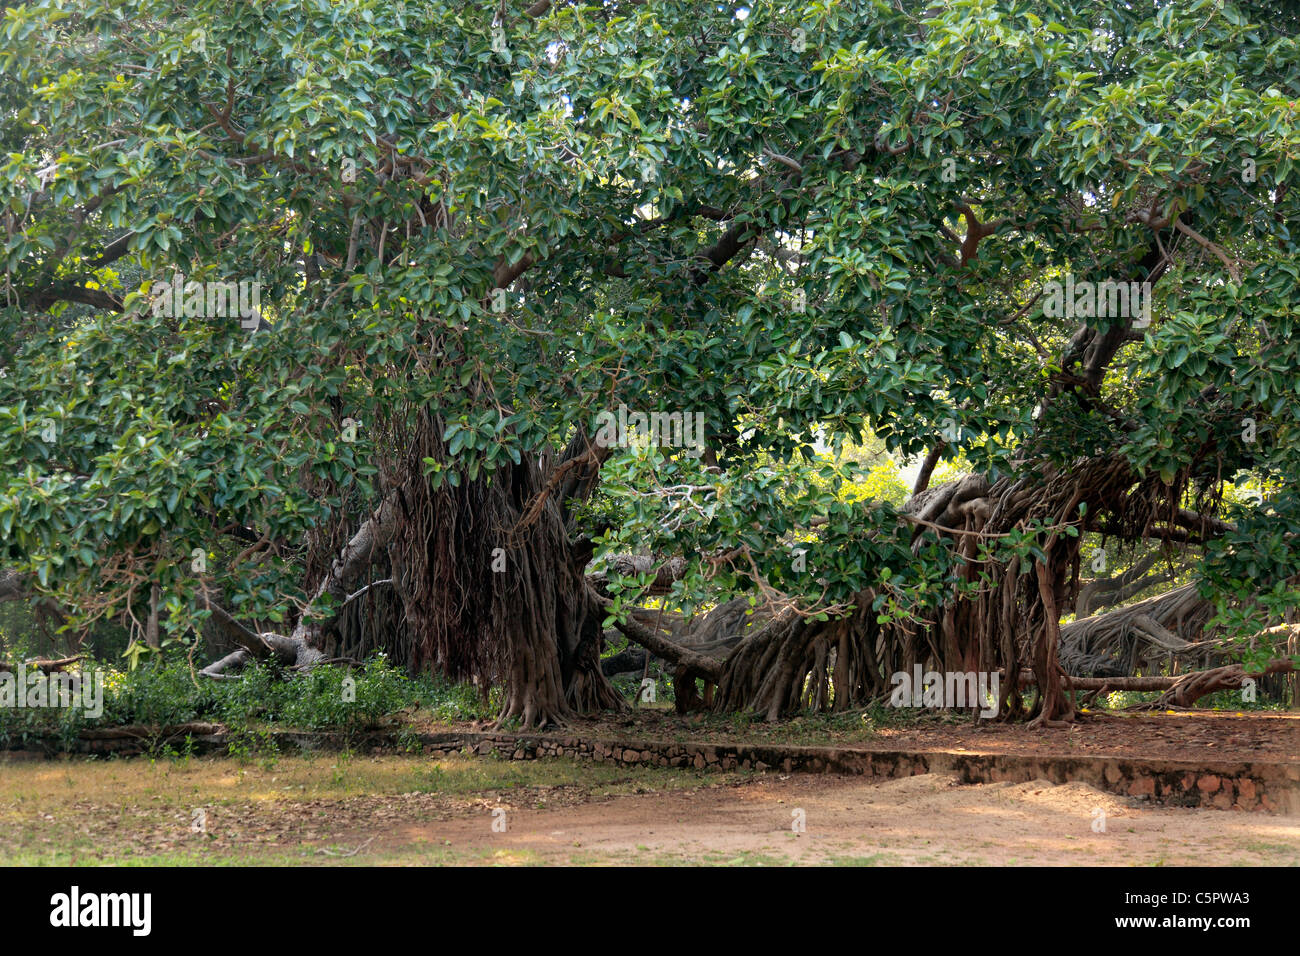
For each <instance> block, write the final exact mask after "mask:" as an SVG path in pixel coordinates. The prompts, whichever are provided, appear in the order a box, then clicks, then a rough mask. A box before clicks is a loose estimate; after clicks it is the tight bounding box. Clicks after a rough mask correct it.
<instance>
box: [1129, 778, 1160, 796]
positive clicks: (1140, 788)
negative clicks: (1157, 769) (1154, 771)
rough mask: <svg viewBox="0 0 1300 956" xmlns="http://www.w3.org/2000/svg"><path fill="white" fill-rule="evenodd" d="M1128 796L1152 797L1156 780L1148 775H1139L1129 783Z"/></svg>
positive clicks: (1154, 792) (1154, 793)
mask: <svg viewBox="0 0 1300 956" xmlns="http://www.w3.org/2000/svg"><path fill="white" fill-rule="evenodd" d="M1128 792H1129V796H1132V797H1154V796H1155V795H1156V782H1155V781H1154V780H1152V779H1151V778H1150V777H1147V776H1141V777H1138V778H1137V779H1136V780H1134V781H1133V782H1132V783H1131V784H1129V788H1128Z"/></svg>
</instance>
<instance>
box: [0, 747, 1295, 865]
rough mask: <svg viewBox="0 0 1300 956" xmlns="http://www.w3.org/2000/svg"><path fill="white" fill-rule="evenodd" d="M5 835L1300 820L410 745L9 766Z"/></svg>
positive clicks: (1164, 843) (634, 833)
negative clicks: (386, 749) (452, 753)
mask: <svg viewBox="0 0 1300 956" xmlns="http://www.w3.org/2000/svg"><path fill="white" fill-rule="evenodd" d="M796 823H802V825H803V828H802V831H801V832H796V827H795V824H796ZM494 824H495V826H494ZM503 825H504V832H503V831H502V829H501V828H502V826H503ZM1103 825H1104V829H1103ZM0 831H2V832H4V834H5V840H4V841H2V842H0V864H46V863H72V864H100V863H119V864H121V863H151V864H162V865H167V864H183V865H219V864H278V865H285V864H288V865H302V864H326V865H340V864H342V865H347V864H393V865H433V864H489V865H490V864H504V865H527V864H561V865H564V864H608V865H628V864H632V865H636V864H694V863H698V864H712V865H748V864H764V865H784V864H841V865H846V864H847V865H854V864H868V865H870V864H875V865H945V866H947V865H970V864H975V865H979V864H992V865H1016V864H1048V865H1068V864H1102V865H1115V866H1149V865H1197V864H1216V865H1261V864H1265V865H1279V864H1280V865H1296V864H1297V863H1300V817H1294V816H1279V815H1269V814H1263V813H1241V812H1232V811H1221V810H1190V809H1163V808H1152V807H1148V806H1143V805H1141V804H1138V803H1133V802H1131V801H1129V800H1127V799H1125V798H1120V797H1116V796H1113V795H1111V794H1107V793H1104V792H1101V791H1098V790H1095V789H1093V788H1091V787H1088V786H1085V785H1083V784H1077V783H1074V784H1065V785H1060V786H1057V785H1053V784H1050V783H1047V782H1037V783H1025V784H989V785H976V786H960V785H957V784H956V783H955V782H954V781H953V780H951V779H949V778H946V777H943V776H939V775H926V776H918V777H911V778H908V779H902V780H892V781H884V782H870V781H867V780H864V779H862V778H857V777H834V776H826V775H803V774H795V775H782V774H774V773H767V774H757V773H708V774H706V773H700V772H695V771H684V770H670V769H658V768H618V767H612V766H605V765H591V764H586V763H581V764H580V763H577V762H574V761H569V760H536V761H507V760H496V759H492V758H471V757H452V758H446V759H438V760H433V759H429V758H424V757H419V756H395V755H387V756H374V757H361V756H348V755H328V756H317V757H273V758H263V759H254V760H248V759H245V760H233V759H229V758H193V759H178V760H158V761H152V760H148V759H136V760H114V761H87V760H81V759H75V760H71V759H70V760H61V761H35V760H33V761H16V760H8V761H4V762H3V763H0Z"/></svg>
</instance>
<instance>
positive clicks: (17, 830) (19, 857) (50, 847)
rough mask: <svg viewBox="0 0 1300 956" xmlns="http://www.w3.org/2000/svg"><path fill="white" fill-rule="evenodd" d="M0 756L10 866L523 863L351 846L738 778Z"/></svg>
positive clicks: (447, 761)
mask: <svg viewBox="0 0 1300 956" xmlns="http://www.w3.org/2000/svg"><path fill="white" fill-rule="evenodd" d="M0 766H2V767H3V773H0V827H3V829H4V832H5V841H4V843H3V845H0V864H6V865H73V864H81V865H101V864H106V863H107V864H142V865H159V866H171V865H178V866H188V865H195V864H202V865H227V864H230V865H253V864H266V865H302V864H304V863H310V864H320V865H330V866H333V865H340V866H346V865H351V864H371V865H373V864H375V863H384V862H393V863H417V864H436V863H438V862H448V863H454V862H461V863H464V862H470V863H488V864H494V865H528V864H530V863H532V862H536V861H535V860H534V859H533V858H532V857H530V856H529V855H528V854H521V853H515V852H514V851H510V852H509V853H508V854H507V855H506V856H502V857H499V858H498V857H485V856H481V855H479V856H474V855H472V854H471V851H469V850H468V849H457V848H455V847H450V846H445V845H442V844H439V843H431V842H426V841H416V842H413V843H412V844H411V845H409V846H403V847H398V848H391V847H390V848H389V849H388V850H383V849H381V848H370V849H366V850H365V852H357V853H356V854H355V855H352V856H349V855H348V854H349V853H350V852H351V851H354V850H357V848H358V846H359V845H360V844H361V843H362V842H363V838H362V837H356V836H355V834H356V833H358V832H363V831H364V830H366V829H367V828H371V827H373V826H374V820H375V819H376V814H377V813H384V814H388V815H390V816H396V817H401V818H404V819H409V820H412V821H415V822H429V821H433V820H437V819H443V818H446V817H448V816H449V815H450V816H456V815H459V816H462V817H463V816H464V815H466V814H484V815H485V814H486V813H487V811H486V810H485V809H484V807H485V806H488V807H494V806H502V807H506V808H508V809H509V810H510V811H511V812H513V811H515V810H519V809H531V808H534V807H537V806H556V805H561V806H562V805H571V804H575V803H583V802H587V801H590V800H604V799H607V798H610V797H615V796H621V795H627V794H637V793H654V792H661V791H665V790H682V789H687V790H689V789H694V788H699V787H706V786H707V787H713V786H725V785H727V784H728V783H731V782H734V781H735V780H736V779H739V777H738V776H737V775H734V774H719V773H711V774H705V773H704V772H700V771H695V770H683V769H672V768H659V767H631V768H625V767H617V766H612V765H605V764H593V763H590V762H587V761H574V760H567V759H564V758H545V759H539V760H529V761H511V760H490V759H483V758H474V757H460V756H455V757H448V758H443V759H440V760H437V761H425V760H412V759H411V758H409V757H403V756H397V755H383V756H377V757H369V756H366V757H360V756H356V755H354V754H348V753H341V754H321V755H307V756H280V757H277V758H276V759H275V760H274V761H258V762H249V761H248V760H243V759H235V758H227V757H221V758H216V757H211V758H210V757H193V758H178V759H173V760H168V759H157V758H154V759H145V760H135V761H123V760H91V759H85V758H70V757H64V758H56V759H54V760H51V761H40V762H38V761H25V760H24V761H4V760H0ZM197 809H202V810H203V811H204V812H205V815H206V816H205V824H204V830H203V832H195V831H194V830H193V828H192V822H193V821H194V820H195V811H196V810H197ZM485 819H486V816H485ZM484 826H485V828H486V826H487V824H486V823H485V824H484ZM381 842H382V840H381ZM326 850H328V851H330V852H328V853H327V852H323V851H326ZM318 851H319V852H318ZM466 854H470V855H468V856H467V855H466Z"/></svg>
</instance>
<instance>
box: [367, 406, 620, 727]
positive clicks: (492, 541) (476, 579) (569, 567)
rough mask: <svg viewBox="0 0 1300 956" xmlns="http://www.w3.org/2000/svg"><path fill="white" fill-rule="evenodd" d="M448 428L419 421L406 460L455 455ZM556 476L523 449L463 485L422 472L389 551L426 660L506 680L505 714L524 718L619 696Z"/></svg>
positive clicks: (485, 679) (610, 703)
mask: <svg viewBox="0 0 1300 956" xmlns="http://www.w3.org/2000/svg"><path fill="white" fill-rule="evenodd" d="M441 433H442V428H441V424H440V423H436V422H432V421H426V422H424V423H422V425H421V427H420V429H419V434H418V435H417V436H416V438H415V439H414V440H413V441H411V442H410V444H409V447H410V448H411V449H412V452H411V456H410V461H409V462H408V463H407V467H408V468H409V469H411V470H412V471H413V472H416V473H418V470H419V469H420V468H421V462H422V461H423V459H425V458H433V459H434V460H436V461H445V460H446V458H447V455H446V450H445V448H444V447H443V445H442V441H441V438H440V436H441ZM548 478H549V474H548V473H546V472H545V471H544V469H543V467H542V465H541V464H539V462H538V460H537V459H536V458H535V457H533V456H531V455H524V456H522V458H521V461H520V463H519V464H518V465H514V466H511V467H508V468H504V469H501V470H498V471H496V472H494V473H491V474H489V475H484V476H481V477H480V478H479V479H477V480H474V481H467V480H464V479H462V480H461V482H460V484H459V485H458V486H454V487H453V486H452V485H451V484H450V482H446V481H444V482H443V483H442V484H441V486H440V487H439V488H437V489H433V488H431V487H430V485H429V484H428V483H427V482H419V483H417V484H416V485H415V489H416V490H415V491H414V492H412V493H409V494H407V495H405V496H404V498H403V502H402V507H403V514H402V520H401V521H400V522H399V527H398V530H397V537H396V540H395V542H394V547H393V548H392V550H391V552H390V554H391V561H392V568H393V580H394V586H395V587H396V588H397V591H398V593H399V594H400V596H401V599H402V601H403V604H404V606H405V608H406V627H407V631H408V633H409V635H410V640H411V642H412V646H413V654H414V655H415V662H416V664H417V666H422V665H427V666H434V667H437V668H438V669H440V670H441V671H443V672H444V673H446V674H448V675H449V676H451V677H453V678H459V679H469V678H473V679H477V680H478V681H479V683H480V685H482V686H485V687H486V686H489V685H495V684H501V685H503V686H504V689H505V699H504V702H503V706H502V709H501V714H500V720H501V721H507V720H518V721H519V722H520V723H521V724H522V725H523V726H526V727H532V726H544V725H546V724H551V723H558V722H561V721H563V720H564V719H566V718H567V717H569V716H570V715H572V714H574V713H586V712H590V711H595V710H603V709H617V708H619V707H621V706H622V701H621V699H620V698H619V696H618V694H617V692H616V691H615V690H614V688H613V685H611V684H610V683H609V680H608V679H607V678H606V677H605V675H604V673H603V672H602V671H601V668H600V647H601V640H602V633H601V627H600V624H601V611H600V608H599V606H598V603H597V600H596V598H595V596H594V595H593V594H592V593H591V591H590V588H589V586H588V584H587V582H586V579H585V577H584V575H583V564H584V563H585V560H586V558H585V556H584V555H583V554H582V553H580V552H579V551H578V550H577V549H575V548H574V547H573V545H572V543H571V542H570V540H569V537H568V533H567V531H566V528H565V525H564V520H563V517H562V513H561V510H560V505H559V501H558V500H557V498H555V497H552V496H551V495H549V494H546V493H543V490H544V488H545V487H546V485H547V481H548Z"/></svg>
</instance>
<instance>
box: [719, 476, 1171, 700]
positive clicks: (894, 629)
mask: <svg viewBox="0 0 1300 956" xmlns="http://www.w3.org/2000/svg"><path fill="white" fill-rule="evenodd" d="M1184 487H1185V479H1180V480H1179V481H1177V482H1175V485H1174V487H1169V486H1166V485H1163V484H1161V483H1160V482H1159V481H1158V479H1151V478H1148V479H1145V480H1140V479H1139V478H1138V476H1136V475H1135V474H1134V473H1133V472H1132V470H1131V468H1130V467H1129V465H1128V464H1127V462H1125V461H1124V460H1123V459H1122V458H1119V457H1098V458H1091V459H1085V460H1082V461H1080V462H1076V463H1075V464H1074V465H1073V466H1072V467H1070V468H1053V467H1049V466H1044V468H1043V469H1042V473H1041V474H1040V475H1037V476H1033V477H1031V478H1026V477H1024V476H1021V477H1015V476H1008V477H1004V478H1002V479H1000V480H999V481H997V482H996V483H994V484H990V483H989V482H988V481H986V480H985V479H983V478H982V477H980V476H977V475H968V476H965V477H964V478H961V479H958V480H956V481H953V482H949V483H947V484H945V485H941V486H939V487H936V488H933V489H929V490H927V491H924V492H922V493H920V494H918V495H916V496H914V497H913V499H912V500H911V501H910V502H909V503H908V506H907V508H906V509H905V513H906V516H907V518H906V520H908V521H909V522H910V523H911V524H912V525H913V526H914V527H915V531H914V533H913V548H914V550H916V549H919V547H920V546H921V544H922V543H923V536H924V535H930V536H933V535H937V536H938V537H939V539H940V540H942V541H944V542H946V543H947V544H948V546H949V547H951V548H952V549H953V551H954V552H955V554H956V555H957V557H958V558H959V559H960V567H961V568H962V570H961V572H960V573H962V574H964V575H965V576H966V579H967V580H968V581H971V582H974V581H976V580H977V579H978V576H979V574H980V572H981V571H983V572H984V573H985V574H986V575H988V577H987V579H986V580H990V581H991V582H992V584H991V585H985V586H984V587H983V588H982V589H981V590H979V591H978V592H977V594H976V595H975V597H973V598H966V597H959V596H956V595H954V596H953V597H951V598H949V599H948V600H946V601H945V602H944V603H943V604H942V605H941V606H940V607H938V608H937V609H930V610H928V611H925V612H923V613H921V614H918V615H917V616H916V617H915V618H914V619H912V620H910V621H905V622H891V623H887V624H878V623H877V621H876V617H875V612H873V611H872V609H871V606H872V601H873V599H874V598H875V597H876V594H875V593H874V592H871V591H867V592H863V593H862V594H860V595H858V598H857V601H856V608H855V610H854V612H853V613H852V614H851V615H850V616H849V617H847V618H842V619H839V620H832V621H827V622H818V621H815V620H813V619H809V618H804V617H800V616H798V615H797V614H795V613H794V612H792V611H787V612H785V613H783V614H782V615H779V616H777V617H776V618H774V619H772V621H771V622H770V623H768V624H767V625H766V626H765V627H763V628H759V629H754V630H753V631H752V632H751V633H750V634H749V635H748V636H747V637H746V638H745V639H744V640H743V641H742V642H741V643H740V644H739V645H738V646H737V647H736V648H735V650H734V651H732V653H731V654H730V656H728V658H727V659H726V661H725V663H724V665H723V672H722V675H721V678H720V680H719V683H718V695H717V698H716V701H715V709H718V710H724V711H748V712H750V713H753V714H756V715H758V716H761V717H764V718H766V719H768V720H775V719H777V718H779V717H784V716H788V715H790V714H792V713H795V712H797V711H799V710H802V709H812V710H823V711H831V710H844V709H848V708H851V707H858V706H864V705H866V704H868V703H870V702H872V701H877V700H880V699H882V698H884V697H886V696H887V695H888V694H889V691H890V688H891V686H892V677H893V675H894V674H897V673H909V672H910V671H911V670H912V668H913V667H914V666H916V665H918V664H919V665H921V666H922V667H923V668H924V669H925V670H927V671H937V672H940V673H970V672H984V673H989V674H992V673H995V672H996V673H998V674H999V675H1000V682H999V689H1000V696H1001V699H1000V701H999V702H998V712H999V716H1000V717H1001V718H1002V719H1012V718H1029V719H1031V721H1035V722H1038V723H1040V724H1052V725H1054V724H1058V723H1062V722H1066V721H1069V720H1072V719H1074V716H1075V714H1074V706H1073V703H1072V702H1071V700H1070V697H1069V696H1068V695H1067V694H1066V693H1065V692H1064V690H1063V686H1062V680H1061V678H1062V677H1063V676H1064V674H1065V671H1064V669H1063V668H1062V665H1061V662H1060V660H1059V658H1058V654H1059V648H1060V642H1061V627H1060V619H1061V617H1062V615H1063V614H1064V613H1065V612H1066V611H1067V610H1068V609H1069V607H1070V606H1071V604H1072V601H1073V598H1074V596H1075V595H1076V594H1077V591H1078V578H1079V542H1080V538H1079V536H1078V535H1069V534H1066V533H1064V530H1063V529H1064V528H1065V526H1066V525H1070V524H1073V525H1074V527H1075V528H1077V529H1078V530H1079V531H1080V532H1081V531H1084V530H1101V531H1104V532H1105V533H1107V534H1113V535H1116V536H1118V537H1120V538H1124V539H1128V540H1133V539H1138V538H1141V537H1143V536H1144V535H1147V534H1149V533H1151V530H1152V529H1153V528H1154V527H1159V526H1166V527H1168V526H1172V525H1173V524H1175V523H1176V522H1177V520H1178V519H1179V512H1178V508H1177V502H1178V501H1179V500H1180V498H1181V495H1182V491H1183V488H1184ZM1081 503H1083V504H1085V505H1086V506H1087V507H1086V512H1087V518H1086V521H1085V520H1083V519H1081V518H1080V514H1079V510H1078V509H1079V505H1080V504H1081ZM1102 522H1104V523H1102ZM1035 523H1036V524H1037V526H1039V527H1042V528H1044V529H1045V530H1043V531H1042V532H1041V533H1040V535H1039V540H1038V542H1037V543H1038V549H1039V556H1038V557H1036V558H1034V559H1033V560H1028V561H1021V560H1019V559H1011V560H1006V561H1001V562H993V561H990V560H987V559H985V558H981V556H980V553H979V544H980V542H981V541H989V540H992V539H994V538H996V537H998V536H1001V535H1005V534H1007V533H1008V532H1012V531H1023V530H1024V529H1026V528H1027V527H1029V526H1030V525H1031V524H1035ZM1022 669H1024V670H1027V671H1030V672H1032V674H1033V675H1034V679H1033V682H1032V683H1033V685H1034V686H1035V687H1036V688H1037V693H1036V696H1035V698H1034V700H1033V701H1032V703H1031V704H1030V705H1029V707H1028V708H1026V707H1025V705H1024V703H1023V701H1022V697H1021V694H1020V688H1021V680H1020V674H1021V671H1022ZM1008 675H1011V677H1010V679H1008Z"/></svg>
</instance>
